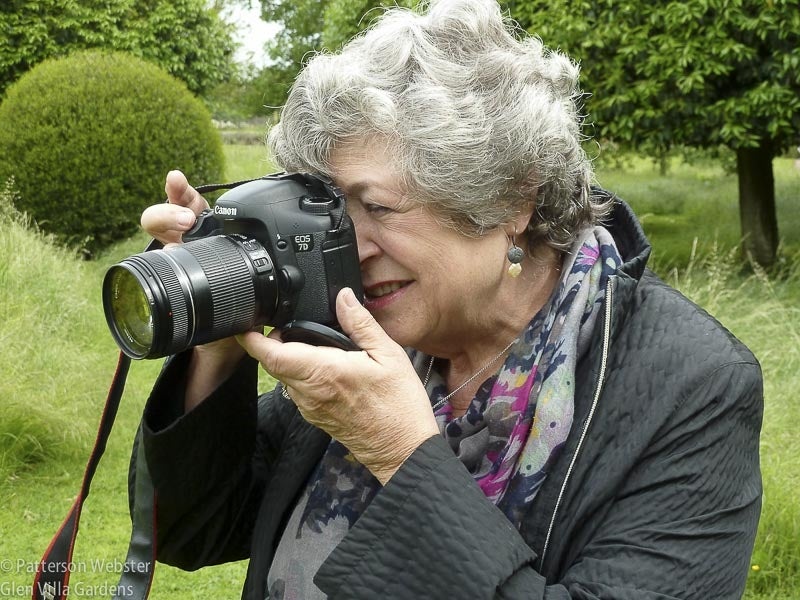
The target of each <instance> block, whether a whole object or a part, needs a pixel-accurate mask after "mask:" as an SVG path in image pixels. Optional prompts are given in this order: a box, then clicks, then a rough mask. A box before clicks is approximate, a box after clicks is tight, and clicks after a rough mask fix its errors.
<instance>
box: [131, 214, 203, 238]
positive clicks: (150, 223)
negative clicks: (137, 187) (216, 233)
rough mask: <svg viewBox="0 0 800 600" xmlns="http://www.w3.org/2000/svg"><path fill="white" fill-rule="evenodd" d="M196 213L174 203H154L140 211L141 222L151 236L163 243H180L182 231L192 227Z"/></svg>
mask: <svg viewBox="0 0 800 600" xmlns="http://www.w3.org/2000/svg"><path fill="white" fill-rule="evenodd" d="M196 220H197V217H196V215H195V214H194V212H192V211H191V210H190V209H188V208H185V207H183V206H178V205H176V204H155V205H153V206H148V207H147V208H146V209H145V210H144V212H143V213H142V218H141V223H142V229H144V230H145V231H146V232H147V233H148V234H150V235H151V236H152V237H154V238H156V239H157V240H158V241H160V242H163V243H164V244H168V243H176V244H177V243H180V242H181V240H182V236H183V234H184V233H186V232H187V231H189V229H191V228H192V226H193V225H194V223H195V221H196Z"/></svg>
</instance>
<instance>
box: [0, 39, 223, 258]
mask: <svg viewBox="0 0 800 600" xmlns="http://www.w3.org/2000/svg"><path fill="white" fill-rule="evenodd" d="M223 162H224V158H223V155H222V143H221V141H220V138H219V134H218V132H217V131H216V129H215V128H214V127H213V125H212V124H211V118H210V115H209V113H208V110H207V109H206V108H205V106H204V105H203V103H202V102H201V101H200V100H198V99H197V98H195V97H194V96H193V95H192V94H191V92H189V90H188V89H187V88H186V86H185V85H184V84H183V83H182V82H180V81H178V80H177V79H175V78H174V77H172V76H171V75H169V74H167V73H166V72H165V71H163V70H162V69H160V68H159V67H157V66H155V65H153V64H151V63H148V62H145V61H143V60H141V59H139V58H136V57H133V56H130V55H127V54H123V53H106V52H101V51H82V52H78V53H75V54H72V55H70V56H69V57H67V58H63V59H50V60H47V61H45V62H43V63H40V64H39V65H37V66H36V67H34V68H33V69H32V70H31V71H29V72H28V73H26V74H25V75H23V76H22V77H21V78H20V79H19V80H18V81H17V82H16V83H14V84H13V85H12V86H11V87H10V88H9V89H8V94H7V97H6V99H5V101H4V102H3V104H1V105H0V182H2V181H6V180H8V179H10V178H12V177H13V179H14V184H15V187H16V189H17V191H18V192H19V197H18V199H17V201H16V204H17V208H18V209H20V210H23V211H25V212H27V213H28V214H29V215H30V216H31V217H33V219H34V220H35V221H36V222H37V223H38V224H39V226H40V227H41V228H42V229H43V230H45V231H47V232H52V233H55V234H58V236H59V237H60V238H61V239H62V240H64V241H66V242H67V243H69V244H71V245H79V246H80V247H82V248H84V249H85V250H86V251H87V252H89V253H91V252H94V251H95V250H97V249H99V248H103V247H105V246H107V245H109V244H111V243H113V242H115V241H117V240H118V239H120V238H122V237H125V236H127V235H130V234H131V233H132V232H134V231H136V229H137V227H138V224H139V215H140V214H141V212H142V210H143V209H144V208H145V207H147V206H149V205H151V204H153V203H154V202H158V201H159V199H160V198H163V195H164V175H165V174H166V173H167V171H168V170H169V169H172V168H175V167H177V166H180V168H181V169H183V170H184V171H185V172H186V174H187V176H188V177H189V179H190V180H191V181H197V182H203V181H218V180H219V179H220V178H221V176H222V173H223Z"/></svg>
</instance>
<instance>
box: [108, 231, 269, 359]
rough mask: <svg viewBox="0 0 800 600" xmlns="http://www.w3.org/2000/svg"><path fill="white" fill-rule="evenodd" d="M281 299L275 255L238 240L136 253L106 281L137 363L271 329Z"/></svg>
mask: <svg viewBox="0 0 800 600" xmlns="http://www.w3.org/2000/svg"><path fill="white" fill-rule="evenodd" d="M278 295H279V294H278V284H277V280H276V277H275V270H274V267H273V261H272V259H271V257H270V256H269V253H268V252H267V251H266V249H265V248H264V247H263V246H262V245H261V244H260V243H259V242H258V241H256V240H254V239H252V238H248V237H246V236H242V235H237V234H234V235H218V236H211V237H207V238H203V239H200V240H196V241H192V242H188V243H186V244H183V245H181V246H178V247H175V248H171V249H169V250H152V251H149V252H142V253H140V254H135V255H133V256H130V257H128V258H126V259H125V260H123V261H121V262H120V263H118V264H116V265H114V266H113V267H111V268H110V269H109V270H108V272H107V273H106V276H105V279H104V280H103V308H104V310H105V315H106V321H107V322H108V326H109V329H110V330H111V333H112V335H113V336H114V339H115V340H116V342H117V345H119V347H120V348H121V349H122V351H123V352H124V353H125V354H127V355H128V356H130V357H131V358H134V359H140V358H159V357H163V356H168V355H170V354H175V353H177V352H181V351H182V350H185V349H187V348H189V347H191V346H196V345H199V344H205V343H208V342H211V341H214V340H219V339H222V338H225V337H229V336H232V335H235V334H238V333H243V332H245V331H247V330H249V329H252V328H253V327H255V326H256V325H259V324H264V323H266V322H268V321H269V320H270V318H271V316H272V315H273V314H274V313H275V309H276V307H277V303H278Z"/></svg>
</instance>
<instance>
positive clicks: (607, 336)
mask: <svg viewBox="0 0 800 600" xmlns="http://www.w3.org/2000/svg"><path fill="white" fill-rule="evenodd" d="M613 290H614V285H613V277H609V278H608V282H607V283H606V306H605V314H604V323H603V352H602V355H601V360H600V375H599V376H598V378H597V387H596V388H595V392H594V398H592V407H591V409H590V410H589V416H588V417H587V419H586V423H585V424H584V426H583V431H581V437H580V439H579V440H578V446H577V448H575V454H573V455H572V460H571V461H570V463H569V468H568V469H567V474H566V475H565V477H564V481H563V482H562V483H561V490H560V491H559V492H558V498H557V499H556V505H555V507H554V508H553V514H552V516H551V517H550V524H549V525H548V527H547V536H545V539H544V546H543V547H542V559H541V561H540V562H539V571H540V572H541V571H543V570H544V560H545V557H546V556H547V547H548V546H549V545H550V535H551V534H552V533H553V526H554V525H555V522H556V515H557V514H558V509H559V508H560V507H561V501H562V500H563V499H564V492H565V491H566V489H567V484H568V483H569V478H570V476H571V475H572V470H573V468H574V467H575V463H576V462H577V461H578V455H579V454H580V453H581V448H582V447H583V441H584V440H585V439H586V434H587V433H588V431H589V426H590V425H591V423H592V418H593V417H594V411H595V409H596V408H597V403H598V402H599V400H600V393H601V392H602V390H603V384H604V383H605V379H606V368H607V366H608V350H609V345H610V342H611V305H612V300H613Z"/></svg>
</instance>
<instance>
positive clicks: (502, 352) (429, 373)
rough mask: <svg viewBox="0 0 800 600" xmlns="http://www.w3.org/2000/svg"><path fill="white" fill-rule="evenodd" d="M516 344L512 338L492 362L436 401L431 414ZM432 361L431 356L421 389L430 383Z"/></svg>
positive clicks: (432, 357)
mask: <svg viewBox="0 0 800 600" xmlns="http://www.w3.org/2000/svg"><path fill="white" fill-rule="evenodd" d="M516 343H517V338H514V339H513V340H511V342H509V344H508V346H506V347H505V348H503V349H502V350H501V351H500V353H499V354H498V355H497V356H495V357H494V358H493V359H492V360H490V361H489V362H488V363H486V364H485V365H483V366H482V367H481V368H480V369H478V370H477V371H475V373H473V374H472V375H471V376H470V377H469V379H467V380H466V381H465V382H464V383H462V384H461V385H459V386H458V387H457V388H456V389H454V390H453V391H452V392H450V393H449V394H447V395H446V396H445V397H444V398H442V399H441V400H439V401H438V402H437V403H436V404H434V405H433V407H432V409H433V412H436V411H437V410H439V409H440V408H441V407H442V406H444V403H445V402H447V401H448V400H450V398H452V397H453V396H455V395H456V394H457V393H458V392H460V391H461V390H462V389H464V388H465V387H466V386H467V385H469V383H470V382H472V381H474V380H475V378H476V377H477V376H478V375H480V374H481V373H483V372H484V371H485V370H486V369H488V368H489V367H491V366H492V365H493V364H494V363H496V362H497V360H498V359H499V358H500V357H501V356H503V354H505V353H506V352H507V351H508V349H509V348H511V346H513V345H514V344H516ZM434 360H436V357H434V356H431V360H430V362H429V363H428V372H427V373H426V374H425V381H423V382H422V386H423V387H426V386H427V385H428V381H430V378H431V371H432V370H433V361H434Z"/></svg>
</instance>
